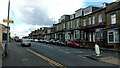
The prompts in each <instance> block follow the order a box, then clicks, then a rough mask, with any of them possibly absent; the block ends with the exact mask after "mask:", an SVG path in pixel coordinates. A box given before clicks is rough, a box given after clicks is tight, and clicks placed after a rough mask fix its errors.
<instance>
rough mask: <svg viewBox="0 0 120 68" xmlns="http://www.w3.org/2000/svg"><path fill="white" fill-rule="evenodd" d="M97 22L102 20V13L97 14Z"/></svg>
mask: <svg viewBox="0 0 120 68" xmlns="http://www.w3.org/2000/svg"><path fill="white" fill-rule="evenodd" d="M98 22H99V23H100V22H102V14H99V16H98Z"/></svg>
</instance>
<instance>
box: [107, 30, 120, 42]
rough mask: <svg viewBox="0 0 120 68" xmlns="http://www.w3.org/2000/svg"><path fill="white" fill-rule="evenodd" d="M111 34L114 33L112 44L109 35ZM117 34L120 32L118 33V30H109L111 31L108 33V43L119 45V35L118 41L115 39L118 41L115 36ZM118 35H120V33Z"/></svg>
mask: <svg viewBox="0 0 120 68" xmlns="http://www.w3.org/2000/svg"><path fill="white" fill-rule="evenodd" d="M110 32H113V42H110V41H109V33H110ZM116 32H119V31H118V30H109V31H108V33H107V37H108V43H119V40H120V39H119V35H118V41H116V40H115V39H116V34H115V33H116ZM118 34H119V33H118Z"/></svg>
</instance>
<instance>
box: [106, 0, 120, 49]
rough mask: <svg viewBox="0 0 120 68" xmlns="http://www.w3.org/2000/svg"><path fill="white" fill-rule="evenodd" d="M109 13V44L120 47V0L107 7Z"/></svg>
mask: <svg viewBox="0 0 120 68" xmlns="http://www.w3.org/2000/svg"><path fill="white" fill-rule="evenodd" d="M106 14H107V26H106V30H107V44H108V46H114V48H118V47H119V48H120V1H119V2H113V3H111V4H110V5H108V6H107V8H106Z"/></svg>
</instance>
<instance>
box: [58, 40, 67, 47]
mask: <svg viewBox="0 0 120 68" xmlns="http://www.w3.org/2000/svg"><path fill="white" fill-rule="evenodd" d="M58 43H59V45H61V46H65V45H66V42H65V41H63V40H60V41H59V42H58Z"/></svg>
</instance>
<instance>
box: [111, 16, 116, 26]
mask: <svg viewBox="0 0 120 68" xmlns="http://www.w3.org/2000/svg"><path fill="white" fill-rule="evenodd" d="M115 23H116V14H112V15H111V24H115Z"/></svg>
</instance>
